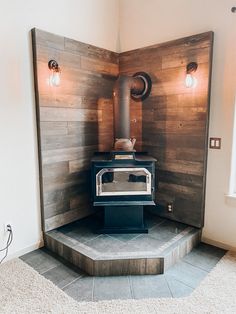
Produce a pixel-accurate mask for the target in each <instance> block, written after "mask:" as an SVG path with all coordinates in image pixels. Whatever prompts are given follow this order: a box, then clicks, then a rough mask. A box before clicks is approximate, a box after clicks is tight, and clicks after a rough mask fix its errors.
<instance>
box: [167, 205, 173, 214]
mask: <svg viewBox="0 0 236 314" xmlns="http://www.w3.org/2000/svg"><path fill="white" fill-rule="evenodd" d="M167 211H168V213H172V212H173V203H167Z"/></svg>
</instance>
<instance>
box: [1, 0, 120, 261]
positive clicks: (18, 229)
mask: <svg viewBox="0 0 236 314" xmlns="http://www.w3.org/2000/svg"><path fill="white" fill-rule="evenodd" d="M0 7H1V9H0V12H1V18H0V42H1V49H0V65H1V73H2V74H1V76H0V143H1V153H0V195H1V197H0V248H1V247H2V246H3V243H4V242H5V237H4V233H3V223H4V222H10V223H11V224H12V226H13V230H14V242H13V244H12V246H11V248H10V255H11V256H14V255H18V254H20V253H22V252H26V251H28V250H30V249H32V248H35V247H37V245H39V243H40V241H41V224H40V205H39V186H38V161H37V140H36V123H35V120H36V119H35V103H34V90H33V75H32V72H33V71H32V56H31V39H30V29H31V28H33V27H37V28H40V29H43V30H46V31H49V32H52V33H56V34H58V35H63V36H66V37H69V38H73V39H76V40H79V41H83V42H86V43H91V44H94V45H96V46H100V47H103V48H107V49H110V50H113V51H115V50H116V45H117V36H118V1H117V0H96V1H94V0H59V1H58V0H41V1H32V0H24V1H20V0H11V1H4V0H0ZM1 256H2V255H0V258H1Z"/></svg>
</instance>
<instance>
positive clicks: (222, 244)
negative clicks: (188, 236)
mask: <svg viewBox="0 0 236 314" xmlns="http://www.w3.org/2000/svg"><path fill="white" fill-rule="evenodd" d="M201 241H202V242H204V243H207V244H210V245H214V246H216V247H219V248H221V249H224V250H227V251H234V252H236V247H234V246H231V245H228V244H225V243H222V242H219V241H215V240H211V239H208V238H205V237H202V239H201Z"/></svg>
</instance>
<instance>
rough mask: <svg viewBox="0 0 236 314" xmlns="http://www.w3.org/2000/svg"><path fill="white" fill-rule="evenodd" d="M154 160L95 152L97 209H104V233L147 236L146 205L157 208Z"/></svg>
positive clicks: (124, 153)
mask: <svg viewBox="0 0 236 314" xmlns="http://www.w3.org/2000/svg"><path fill="white" fill-rule="evenodd" d="M155 161H156V160H155V159H154V158H152V157H151V156H149V155H148V154H147V153H144V152H143V153H135V152H124V151H122V152H118V151H113V152H111V153H95V154H94V157H93V158H92V196H93V205H94V206H103V207H104V226H103V228H102V229H101V232H103V233H136V232H138V233H147V232H148V229H147V228H146V227H145V225H144V220H143V207H144V205H155V203H154V195H155Z"/></svg>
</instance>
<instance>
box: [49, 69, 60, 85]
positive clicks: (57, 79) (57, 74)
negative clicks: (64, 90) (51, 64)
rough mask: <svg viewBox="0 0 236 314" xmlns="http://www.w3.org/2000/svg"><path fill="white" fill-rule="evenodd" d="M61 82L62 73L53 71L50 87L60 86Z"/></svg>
mask: <svg viewBox="0 0 236 314" xmlns="http://www.w3.org/2000/svg"><path fill="white" fill-rule="evenodd" d="M60 82H61V78H60V72H55V71H52V73H51V75H50V77H49V85H50V86H59V85H60Z"/></svg>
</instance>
